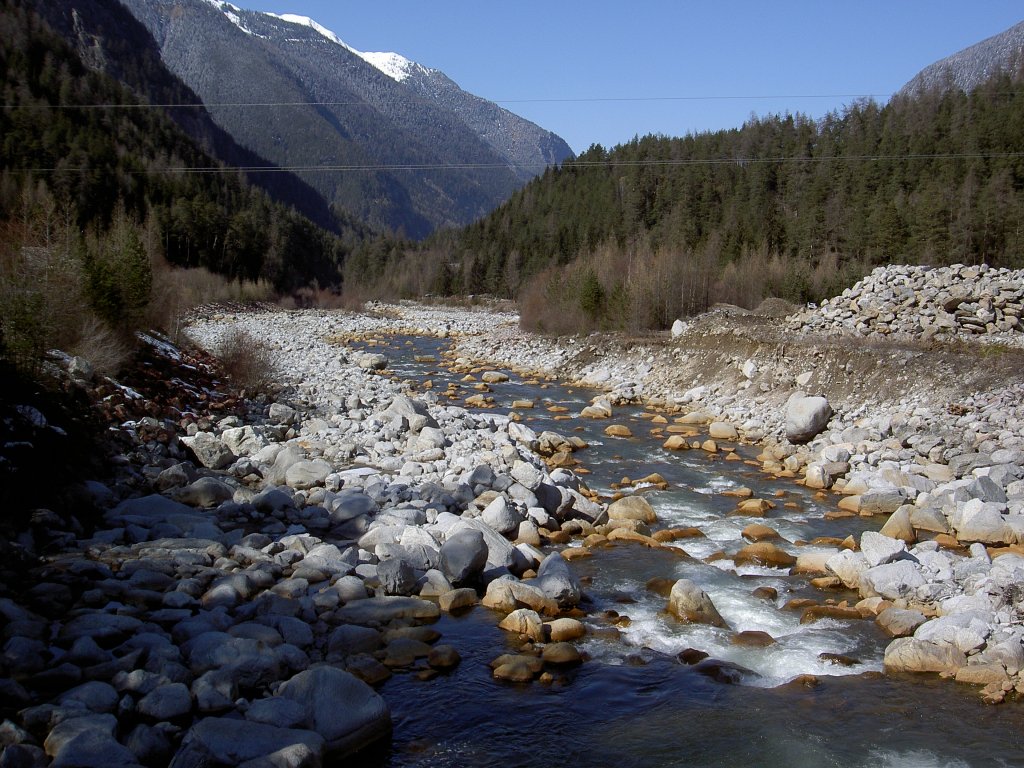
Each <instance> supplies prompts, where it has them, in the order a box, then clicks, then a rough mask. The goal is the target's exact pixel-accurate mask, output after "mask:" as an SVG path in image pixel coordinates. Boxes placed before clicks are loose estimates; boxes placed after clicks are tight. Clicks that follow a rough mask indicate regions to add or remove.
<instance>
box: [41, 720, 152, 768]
mask: <svg viewBox="0 0 1024 768" xmlns="http://www.w3.org/2000/svg"><path fill="white" fill-rule="evenodd" d="M116 730H117V719H116V718H115V717H114V716H113V715H109V714H102V715H84V716H82V717H70V718H68V719H66V720H62V721H61V722H59V723H57V724H56V725H55V726H54V727H53V729H52V730H51V731H50V733H49V735H48V736H47V737H46V741H44V742H43V748H44V749H45V750H46V754H47V755H49V756H50V757H51V758H53V762H52V763H51V764H50V765H51V766H53V767H54V768H65V767H67V768H106V767H107V766H112V765H117V766H134V765H137V760H136V758H135V755H134V754H133V753H132V752H131V750H129V749H128V748H127V747H125V746H124V745H123V744H120V743H119V742H118V741H117V739H116V738H115V737H114V733H115V731H116Z"/></svg>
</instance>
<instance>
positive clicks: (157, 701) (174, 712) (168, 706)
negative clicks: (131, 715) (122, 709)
mask: <svg viewBox="0 0 1024 768" xmlns="http://www.w3.org/2000/svg"><path fill="white" fill-rule="evenodd" d="M137 709H138V712H139V714H141V715H143V716H145V717H149V718H152V719H153V720H158V721H159V720H176V719H178V718H180V717H184V716H185V715H187V714H188V713H189V712H191V711H192V695H191V694H190V693H189V690H188V688H187V687H186V686H185V685H183V684H182V683H171V684H169V685H161V686H160V687H159V688H156V689H154V690H153V691H151V692H150V693H147V694H146V695H145V696H143V697H142V698H141V699H140V700H139V703H138V706H137Z"/></svg>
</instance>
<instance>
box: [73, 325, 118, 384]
mask: <svg viewBox="0 0 1024 768" xmlns="http://www.w3.org/2000/svg"><path fill="white" fill-rule="evenodd" d="M67 351H68V352H69V353H70V354H72V355H79V356H80V357H84V358H85V359H86V360H88V361H89V362H90V363H92V367H93V368H94V369H95V370H96V373H98V374H100V375H103V376H114V375H116V374H117V373H118V372H119V371H121V369H122V368H124V366H125V363H127V362H128V358H129V357H130V356H131V353H132V351H131V346H130V345H129V343H128V342H127V341H126V340H125V336H124V334H123V333H118V332H117V331H115V330H114V329H113V328H111V327H110V326H109V325H108V324H107V323H105V322H103V321H102V320H100V319H99V318H98V317H96V316H95V315H93V314H88V315H86V316H85V317H84V318H83V322H82V326H81V328H79V330H78V338H77V339H75V341H74V342H72V343H71V345H70V346H69V347H68V350H67Z"/></svg>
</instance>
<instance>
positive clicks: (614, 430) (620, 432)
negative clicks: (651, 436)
mask: <svg viewBox="0 0 1024 768" xmlns="http://www.w3.org/2000/svg"><path fill="white" fill-rule="evenodd" d="M604 433H605V434H606V435H608V437H632V436H633V433H632V432H631V431H630V429H629V427H627V426H626V425H625V424H609V425H608V426H607V427H605V429H604Z"/></svg>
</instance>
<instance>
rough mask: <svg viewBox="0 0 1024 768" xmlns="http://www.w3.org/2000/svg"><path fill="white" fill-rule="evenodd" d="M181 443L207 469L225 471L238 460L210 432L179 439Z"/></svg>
mask: <svg viewBox="0 0 1024 768" xmlns="http://www.w3.org/2000/svg"><path fill="white" fill-rule="evenodd" d="M180 440H181V443H182V444H183V445H184V446H185V447H186V448H188V449H189V450H190V451H192V454H193V455H194V456H195V457H196V459H197V460H198V461H199V463H200V464H202V465H203V466H204V467H206V468H207V469H225V468H226V467H229V466H231V465H232V464H233V463H234V462H235V459H236V458H238V457H237V456H235V454H233V453H232V452H231V449H230V448H228V447H227V446H226V445H225V444H224V442H223V441H222V440H220V439H219V438H218V437H217V436H216V435H213V434H212V433H210V432H197V433H196V434H195V435H193V436H191V437H182V438H180Z"/></svg>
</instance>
